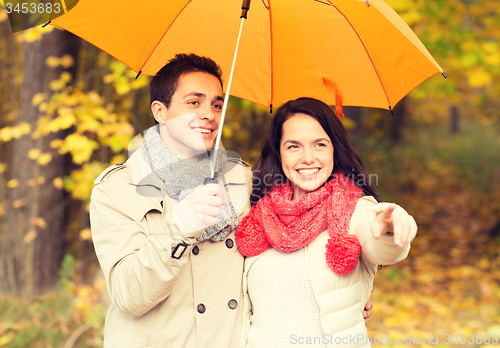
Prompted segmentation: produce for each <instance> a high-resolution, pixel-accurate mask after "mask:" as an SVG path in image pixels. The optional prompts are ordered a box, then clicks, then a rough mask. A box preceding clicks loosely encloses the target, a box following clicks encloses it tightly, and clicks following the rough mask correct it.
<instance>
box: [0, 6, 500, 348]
mask: <svg viewBox="0 0 500 348" xmlns="http://www.w3.org/2000/svg"><path fill="white" fill-rule="evenodd" d="M386 2H387V3H388V4H389V5H391V6H392V7H393V8H394V9H395V10H396V11H397V12H398V13H399V14H400V15H401V16H402V17H403V19H404V20H405V21H406V22H407V23H408V24H409V25H410V26H411V27H412V29H413V30H414V31H415V32H416V34H417V35H418V37H419V38H420V39H421V40H422V41H423V43H424V44H425V46H426V47H427V48H428V50H429V51H430V53H431V54H432V55H433V56H434V58H435V59H436V60H437V62H438V63H439V64H440V65H441V66H442V67H443V69H444V70H445V72H446V73H447V75H448V78H447V79H444V78H443V77H442V76H440V75H437V76H434V77H432V78H430V79H429V80H427V81H426V82H424V83H423V84H422V85H420V86H419V87H417V88H416V89H415V90H414V91H413V92H411V93H410V94H409V95H408V96H407V97H405V98H404V99H403V100H402V101H400V102H399V103H398V105H397V106H396V108H395V110H394V115H391V113H390V112H388V111H384V110H377V109H367V108H353V107H345V108H344V113H345V115H346V118H345V119H344V120H343V121H344V125H345V126H346V128H347V129H348V131H349V133H350V139H351V142H352V144H353V147H354V148H355V150H356V151H357V152H358V154H359V155H360V156H361V158H362V159H363V161H364V163H365V165H366V166H367V168H368V171H369V172H370V173H371V174H372V176H371V178H372V180H374V181H375V180H376V182H375V184H376V185H377V188H378V190H379V191H380V192H381V194H382V197H383V199H384V200H385V201H394V202H397V203H399V204H401V205H402V206H403V207H405V208H406V209H407V211H408V212H409V213H410V214H412V215H414V217H415V219H416V220H417V223H418V225H419V233H418V236H417V238H416V240H415V242H414V243H413V245H412V250H411V252H410V255H409V257H408V259H407V260H405V261H404V262H402V263H400V264H398V265H395V266H390V267H386V268H383V269H382V270H380V271H379V274H378V276H377V278H376V281H375V290H374V292H373V296H372V301H373V302H374V309H373V311H372V319H370V322H369V324H368V332H369V336H371V337H372V338H373V339H374V343H377V344H374V345H375V346H381V347H382V346H384V347H391V346H393V345H394V344H391V343H390V340H389V338H390V339H391V340H392V341H393V342H395V341H396V339H397V338H398V337H401V338H403V339H404V340H405V339H406V344H407V345H408V346H414V347H430V346H434V347H435V346H440V347H449V346H450V347H451V346H457V345H458V346H463V347H481V346H490V345H494V343H495V335H496V342H497V343H499V342H500V337H499V336H500V267H499V266H500V254H499V251H500V111H499V110H500V6H498V3H496V2H495V1H487V0H447V1H444V0H387V1H386ZM135 75H136V74H135V73H134V72H133V71H132V70H130V69H129V68H127V67H126V66H125V65H123V64H122V63H120V62H118V61H116V60H114V59H113V58H112V57H110V56H109V55H107V54H106V53H103V52H101V51H100V50H99V49H97V48H95V47H93V46H92V45H90V44H88V43H86V42H84V41H82V40H80V39H79V38H77V37H75V36H73V35H72V34H69V33H67V32H64V31H61V30H56V29H54V28H53V27H50V26H49V27H47V28H44V29H42V28H41V27H37V28H33V29H30V30H26V31H23V32H20V33H16V34H12V31H11V28H10V26H9V22H8V19H7V15H6V12H5V11H4V7H3V4H2V3H0V347H4V346H5V347H12V348H21V347H30V348H31V347H63V348H71V347H83V348H85V347H101V346H102V339H103V336H102V334H103V325H104V317H105V312H106V309H107V305H108V302H107V301H108V299H107V293H106V289H105V284H104V280H103V278H102V276H101V273H100V269H99V265H98V263H97V259H96V256H95V253H94V249H93V245H92V241H91V233H90V229H89V216H88V205H89V197H90V193H91V190H92V187H93V181H94V180H95V178H96V177H97V176H98V175H99V174H100V172H101V171H102V170H103V169H105V168H106V167H107V166H109V165H112V164H115V163H118V162H124V161H126V159H127V148H128V144H129V142H130V140H131V139H132V138H133V137H134V136H135V135H136V134H138V133H139V132H141V131H143V130H145V129H146V128H148V127H150V126H152V125H153V119H152V117H151V113H150V108H149V105H150V101H149V90H148V83H149V78H148V77H146V76H141V77H140V78H139V79H137V80H136V79H135ZM272 116H273V115H272V114H270V113H269V110H268V109H266V108H263V107H261V106H258V105H255V104H252V103H250V102H247V101H244V100H240V99H236V98H231V100H230V102H229V109H228V117H227V119H226V126H225V128H224V132H223V137H222V141H223V142H224V145H225V147H226V148H227V149H230V150H233V151H237V152H238V153H239V154H241V156H242V158H244V159H246V160H247V161H248V162H250V163H251V164H254V163H255V160H256V159H257V157H258V155H259V151H260V146H261V141H262V134H263V133H264V132H265V130H266V129H267V127H268V126H269V122H270V120H271V118H272ZM446 335H448V336H446ZM455 335H456V336H455ZM460 335H462V336H460ZM436 336H439V337H438V341H436V340H435V337H436ZM418 338H421V340H418ZM461 339H462V341H461ZM464 339H465V341H464ZM464 342H465V343H464ZM437 343H439V344H437Z"/></svg>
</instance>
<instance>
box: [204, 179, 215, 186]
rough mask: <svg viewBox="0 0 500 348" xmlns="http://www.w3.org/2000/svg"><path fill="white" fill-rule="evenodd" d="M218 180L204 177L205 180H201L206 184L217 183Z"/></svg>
mask: <svg viewBox="0 0 500 348" xmlns="http://www.w3.org/2000/svg"><path fill="white" fill-rule="evenodd" d="M218 183H219V181H218V180H217V179H215V178H205V181H204V182H203V185H208V184H218Z"/></svg>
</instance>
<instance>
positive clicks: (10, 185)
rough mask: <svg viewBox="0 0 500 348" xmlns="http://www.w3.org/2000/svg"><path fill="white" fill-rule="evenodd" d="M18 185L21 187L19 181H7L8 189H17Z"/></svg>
mask: <svg viewBox="0 0 500 348" xmlns="http://www.w3.org/2000/svg"><path fill="white" fill-rule="evenodd" d="M17 185H19V181H17V179H11V180H9V181H7V187H8V188H15V187H17Z"/></svg>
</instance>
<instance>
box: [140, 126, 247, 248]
mask: <svg viewBox="0 0 500 348" xmlns="http://www.w3.org/2000/svg"><path fill="white" fill-rule="evenodd" d="M159 131H160V129H159V126H158V125H157V126H155V127H151V128H149V129H148V130H146V131H145V132H144V139H143V141H142V142H141V145H140V151H141V154H142V156H143V157H144V158H145V159H146V161H147V162H148V163H149V165H150V166H151V168H152V169H153V171H154V172H155V174H156V175H158V176H159V177H160V178H161V179H162V180H163V182H164V183H165V185H166V187H167V193H168V195H169V196H170V197H171V198H174V199H177V200H182V199H184V198H186V196H187V195H189V194H190V193H191V192H193V190H194V189H195V188H197V187H200V186H203V182H204V180H205V178H208V177H210V176H211V165H212V164H211V161H210V160H211V158H212V155H213V152H214V150H213V149H212V150H211V151H210V152H208V153H205V155H204V156H203V158H202V159H201V160H200V161H196V162H186V161H185V160H183V159H182V158H181V157H179V155H177V154H176V153H175V152H174V151H172V150H171V149H169V148H168V147H167V146H166V145H165V143H164V142H163V141H162V140H161V137H160V133H159ZM226 163H227V153H226V150H225V149H224V147H223V146H222V143H220V148H219V151H217V161H216V166H215V178H216V179H219V178H220V177H221V176H222V175H223V174H224V168H225V166H226ZM223 192H224V196H223V197H224V199H225V200H226V201H227V202H228V204H227V205H225V206H222V208H221V214H220V215H219V217H218V222H217V224H216V225H215V226H210V227H207V228H206V229H205V231H204V232H203V233H202V234H200V235H199V236H198V237H197V238H196V241H197V242H201V241H204V240H208V239H210V240H212V241H214V242H216V241H221V240H224V239H225V238H226V237H227V235H229V234H230V233H231V231H233V230H234V229H236V227H237V226H238V224H239V223H240V218H239V216H238V214H237V213H236V211H235V210H234V207H233V204H232V203H231V201H230V200H229V198H228V197H227V195H226V192H225V191H223Z"/></svg>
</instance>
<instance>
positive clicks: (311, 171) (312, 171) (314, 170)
mask: <svg viewBox="0 0 500 348" xmlns="http://www.w3.org/2000/svg"><path fill="white" fill-rule="evenodd" d="M318 171H319V168H312V169H299V170H298V172H299V173H300V174H302V175H312V174H315V173H317V172H318Z"/></svg>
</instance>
